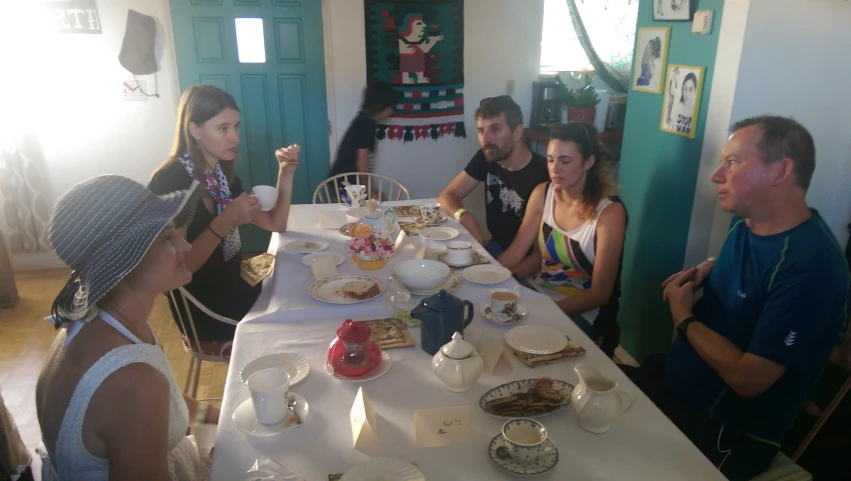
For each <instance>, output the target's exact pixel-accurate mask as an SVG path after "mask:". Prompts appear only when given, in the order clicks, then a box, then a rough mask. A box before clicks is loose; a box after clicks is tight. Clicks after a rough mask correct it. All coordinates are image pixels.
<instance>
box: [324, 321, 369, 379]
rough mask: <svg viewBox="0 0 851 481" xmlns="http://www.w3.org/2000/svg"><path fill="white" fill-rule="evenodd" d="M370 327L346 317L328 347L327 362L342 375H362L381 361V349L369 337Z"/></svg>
mask: <svg viewBox="0 0 851 481" xmlns="http://www.w3.org/2000/svg"><path fill="white" fill-rule="evenodd" d="M371 335H372V329H370V328H369V326H367V325H366V324H364V323H362V322H354V321H352V320H351V319H346V320H345V321H344V322H343V325H342V326H341V327H340V328H339V329H337V338H336V339H334V340H333V341H331V346H330V347H329V348H328V359H327V361H328V364H330V365H331V367H333V368H334V372H336V373H339V374H342V375H344V376H362V375H364V374H366V373H368V372H370V371H372V370H373V369H375V368H376V367H378V365H379V364H380V363H381V349H380V348H379V347H378V346H377V345H375V343H374V342H372V340H371V339H370V336H371Z"/></svg>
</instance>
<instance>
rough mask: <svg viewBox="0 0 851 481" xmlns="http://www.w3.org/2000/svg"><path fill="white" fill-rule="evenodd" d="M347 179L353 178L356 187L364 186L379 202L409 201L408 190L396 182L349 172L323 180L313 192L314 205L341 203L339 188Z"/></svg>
mask: <svg viewBox="0 0 851 481" xmlns="http://www.w3.org/2000/svg"><path fill="white" fill-rule="evenodd" d="M348 177H354V178H355V184H356V185H365V186H366V191H367V192H368V193H369V197H370V198H371V197H372V196H373V195H377V196H378V199H379V200H388V201H389V200H410V198H411V194H410V193H409V192H408V189H407V188H406V187H405V186H404V185H402V184H401V183H400V182H399V181H398V180H395V179H391V178H390V177H385V176H383V175H378V174H364V173H358V172H350V173H347V174H339V175H335V176H334V177H329V178H327V179H325V181H324V182H322V183H321V184H319V186H318V187H316V190H315V191H314V192H313V203H314V204H337V203H341V202H343V199H341V198H340V188H341V187H343V181H344V180H347V178H348Z"/></svg>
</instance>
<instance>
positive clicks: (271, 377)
mask: <svg viewBox="0 0 851 481" xmlns="http://www.w3.org/2000/svg"><path fill="white" fill-rule="evenodd" d="M245 384H247V385H248V390H249V391H251V402H252V403H253V404H254V414H255V415H256V416H257V422H259V423H260V424H276V423H279V422H281V421H283V420H284V418H285V417H286V416H287V412H288V411H289V408H288V406H287V393H288V392H289V390H290V375H289V373H287V371H286V370H284V369H280V368H277V367H269V368H266V369H261V370H259V371H257V372H255V373H254V374H252V375H251V376H249V377H248V380H247V381H246V382H245Z"/></svg>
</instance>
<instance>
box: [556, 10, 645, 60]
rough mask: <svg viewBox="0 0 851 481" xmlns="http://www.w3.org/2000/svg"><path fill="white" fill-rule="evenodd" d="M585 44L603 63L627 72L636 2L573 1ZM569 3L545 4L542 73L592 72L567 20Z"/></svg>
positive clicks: (636, 17) (583, 50)
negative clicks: (581, 24) (585, 39)
mask: <svg viewBox="0 0 851 481" xmlns="http://www.w3.org/2000/svg"><path fill="white" fill-rule="evenodd" d="M573 1H574V3H575V4H576V8H577V11H578V12H579V15H580V17H581V19H582V23H583V24H584V25H585V31H586V32H587V34H588V39H587V40H588V41H589V42H590V44H591V45H592V47H593V48H594V50H595V51H596V52H597V56H598V57H600V59H601V60H602V61H603V63H605V64H608V65H612V66H613V67H614V68H616V69H617V68H623V70H624V71H628V70H629V68H630V66H631V64H632V51H633V48H634V43H635V26H636V22H637V20H638V0H573ZM567 3H568V0H544V28H543V36H542V38H541V73H556V72H564V71H579V70H594V67H593V66H592V65H591V62H590V61H589V60H588V56H587V55H586V53H585V49H583V48H582V44H581V43H580V42H579V35H578V33H577V31H576V29H574V27H573V22H571V19H570V10H569V8H568V4H567Z"/></svg>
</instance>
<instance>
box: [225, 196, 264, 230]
mask: <svg viewBox="0 0 851 481" xmlns="http://www.w3.org/2000/svg"><path fill="white" fill-rule="evenodd" d="M259 211H260V201H259V200H257V198H256V197H254V196H252V195H249V194H246V193H243V194H242V195H240V196H239V197H237V198H236V199H233V200H232V201H231V202H230V204H228V206H227V207H225V210H224V211H222V213H221V214H220V215H219V216H218V217H217V218H221V222H224V223H225V225H226V226H227V228H228V229H235V228H237V227H239V226H241V225H245V224H249V223H251V222H253V221H254V214H256V213H257V212H259Z"/></svg>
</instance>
